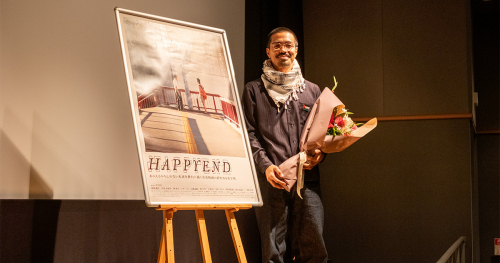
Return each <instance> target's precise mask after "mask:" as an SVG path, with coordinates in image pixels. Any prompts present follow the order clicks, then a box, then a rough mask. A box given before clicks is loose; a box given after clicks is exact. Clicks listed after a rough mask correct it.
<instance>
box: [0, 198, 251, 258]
mask: <svg viewBox="0 0 500 263" xmlns="http://www.w3.org/2000/svg"><path fill="white" fill-rule="evenodd" d="M0 212H1V213H0V262H2V263H3V262H5V263H10V262H12V263H20V262H37V263H38V262H137V263H144V262H156V260H157V255H158V248H159V245H160V237H161V236H160V234H161V230H162V212H161V211H156V210H155V209H154V208H148V207H146V206H145V205H144V201H58V200H2V201H0ZM235 216H236V219H237V222H238V228H239V231H240V234H241V237H242V242H243V246H244V249H245V253H246V256H247V259H248V262H259V261H260V247H259V246H258V245H255V244H256V243H257V244H258V243H259V241H258V240H259V237H258V233H257V232H256V231H255V230H256V229H257V226H256V224H255V215H254V213H253V210H240V211H238V212H236V213H235ZM205 217H206V224H207V233H208V237H209V243H210V251H211V255H212V259H213V262H237V258H236V253H235V252H234V246H233V243H232V239H231V234H230V232H229V228H228V225H227V222H226V217H225V214H224V211H206V212H205ZM173 223H174V246H175V259H176V262H202V261H203V259H202V255H201V249H200V242H199V239H198V229H197V227H196V218H195V214H194V211H178V212H176V213H174V219H173Z"/></svg>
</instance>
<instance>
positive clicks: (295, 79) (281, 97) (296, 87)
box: [261, 59, 306, 112]
mask: <svg viewBox="0 0 500 263" xmlns="http://www.w3.org/2000/svg"><path fill="white" fill-rule="evenodd" d="M262 71H264V73H263V74H262V76H261V78H262V81H263V82H264V86H265V87H266V90H267V93H268V94H269V97H271V98H272V99H273V101H274V103H275V104H276V106H278V112H279V110H280V103H281V104H283V105H285V109H286V108H287V105H288V104H289V103H290V101H291V100H292V99H294V100H298V99H299V97H298V96H297V91H300V92H303V91H304V89H305V88H306V85H305V83H304V78H303V77H302V73H301V71H300V66H299V63H298V62H297V60H294V61H293V68H292V70H291V71H290V72H288V73H283V72H280V71H277V70H275V69H274V67H273V65H272V63H271V60H270V59H268V60H266V61H264V67H263V68H262Z"/></svg>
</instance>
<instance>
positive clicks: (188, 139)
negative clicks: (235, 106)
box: [140, 107, 245, 157]
mask: <svg viewBox="0 0 500 263" xmlns="http://www.w3.org/2000/svg"><path fill="white" fill-rule="evenodd" d="M140 118H141V123H142V132H143V134H144V141H145V144H146V151H148V152H149V151H152V152H168V153H193V154H206V155H219V156H233V157H245V150H244V147H243V141H242V135H241V134H240V133H239V132H238V131H240V129H235V128H234V127H232V126H231V124H229V123H228V122H226V121H224V120H223V118H221V115H219V114H213V113H209V114H206V113H202V112H194V111H179V110H177V109H174V108H170V107H153V108H147V109H142V110H141V113H140Z"/></svg>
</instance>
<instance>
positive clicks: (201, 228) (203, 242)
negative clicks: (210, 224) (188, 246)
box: [195, 210, 212, 263]
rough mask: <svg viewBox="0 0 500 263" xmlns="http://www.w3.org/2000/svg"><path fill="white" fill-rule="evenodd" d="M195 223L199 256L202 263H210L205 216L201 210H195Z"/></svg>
mask: <svg viewBox="0 0 500 263" xmlns="http://www.w3.org/2000/svg"><path fill="white" fill-rule="evenodd" d="M195 213H196V222H197V224H198V236H199V237H200V246H201V254H202V256H203V262H204V263H212V256H211V255H210V246H209V244H208V235H207V225H206V224H205V214H204V213H203V210H195Z"/></svg>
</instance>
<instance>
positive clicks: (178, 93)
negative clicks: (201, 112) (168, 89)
mask: <svg viewBox="0 0 500 263" xmlns="http://www.w3.org/2000/svg"><path fill="white" fill-rule="evenodd" d="M173 84H174V91H175V101H176V103H177V109H178V110H182V109H184V105H183V104H182V96H181V91H180V90H179V86H178V84H177V75H174V80H173Z"/></svg>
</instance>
